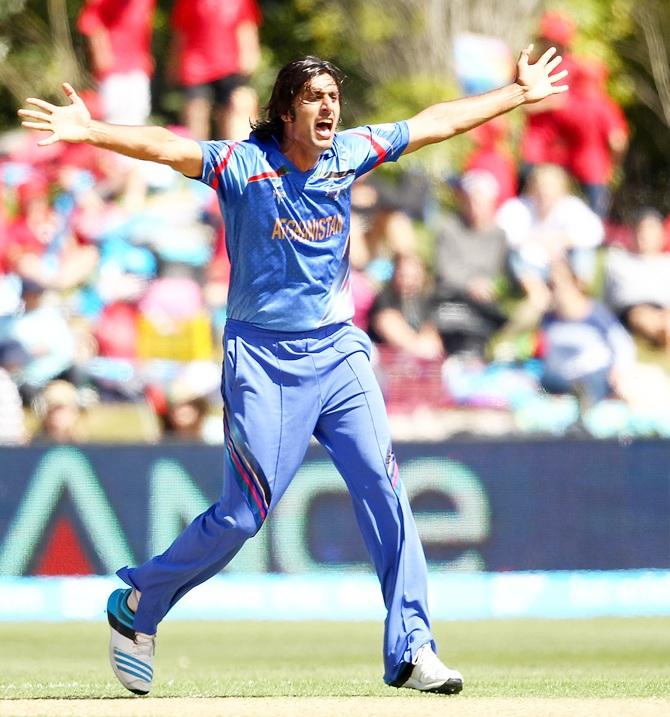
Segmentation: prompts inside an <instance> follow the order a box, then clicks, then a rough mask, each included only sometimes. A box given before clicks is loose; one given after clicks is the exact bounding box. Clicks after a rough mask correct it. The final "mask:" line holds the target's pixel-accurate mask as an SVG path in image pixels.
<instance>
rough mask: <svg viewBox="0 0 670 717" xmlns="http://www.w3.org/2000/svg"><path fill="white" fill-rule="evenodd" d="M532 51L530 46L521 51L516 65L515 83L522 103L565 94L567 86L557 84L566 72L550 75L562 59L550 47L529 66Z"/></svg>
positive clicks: (554, 49) (553, 48)
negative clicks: (519, 89)
mask: <svg viewBox="0 0 670 717" xmlns="http://www.w3.org/2000/svg"><path fill="white" fill-rule="evenodd" d="M532 50H533V46H532V45H529V46H528V47H527V48H526V49H525V50H523V52H522V53H521V55H520V57H519V61H518V62H517V65H516V83H517V84H518V85H519V87H521V89H522V90H523V93H524V101H525V102H528V103H530V102H539V101H540V100H543V99H544V98H545V97H549V95H555V94H557V93H559V92H566V91H567V89H568V86H567V85H559V84H557V83H558V82H560V81H561V80H562V79H563V78H565V77H566V76H567V74H568V71H567V70H561V71H560V72H557V73H556V74H555V75H552V74H551V73H552V72H553V71H554V70H555V69H556V68H557V67H558V66H559V65H560V64H561V60H562V59H563V58H562V57H561V56H560V55H556V48H555V47H550V48H549V49H548V50H547V51H546V52H545V53H544V54H543V55H542V56H541V57H540V59H539V60H538V61H537V62H534V63H533V64H530V63H529V62H528V57H529V55H530V53H531V52H532Z"/></svg>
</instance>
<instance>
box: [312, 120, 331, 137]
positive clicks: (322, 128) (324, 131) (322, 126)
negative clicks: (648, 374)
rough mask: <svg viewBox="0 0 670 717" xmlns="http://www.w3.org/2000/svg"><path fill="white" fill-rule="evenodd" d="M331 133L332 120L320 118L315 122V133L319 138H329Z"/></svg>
mask: <svg viewBox="0 0 670 717" xmlns="http://www.w3.org/2000/svg"><path fill="white" fill-rule="evenodd" d="M332 134H333V120H332V119H322V120H319V121H318V122H317V123H316V135H317V137H318V138H319V139H330V138H331V137H332Z"/></svg>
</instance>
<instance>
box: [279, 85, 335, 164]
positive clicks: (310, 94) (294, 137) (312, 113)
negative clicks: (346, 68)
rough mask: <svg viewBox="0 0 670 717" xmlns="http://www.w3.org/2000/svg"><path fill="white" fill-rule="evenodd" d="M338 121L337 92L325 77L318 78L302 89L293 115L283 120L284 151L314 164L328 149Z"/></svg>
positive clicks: (288, 154) (294, 105) (294, 106)
mask: <svg viewBox="0 0 670 717" xmlns="http://www.w3.org/2000/svg"><path fill="white" fill-rule="evenodd" d="M339 119H340V92H339V90H338V88H337V83H336V82H335V80H334V79H333V78H332V77H331V76H330V75H327V74H323V75H317V76H316V77H314V78H313V79H312V80H310V81H309V82H308V83H306V84H305V86H304V87H303V89H302V91H301V93H300V95H299V97H298V98H297V99H296V101H295V102H294V104H293V116H292V117H286V118H284V142H283V145H284V151H285V152H286V153H287V156H289V159H290V158H291V157H290V154H293V155H296V154H297V155H298V156H304V157H305V158H307V157H310V158H311V159H312V160H313V161H315V160H316V159H318V156H319V155H320V154H321V153H322V152H323V151H325V150H326V149H329V148H330V146H331V145H332V144H333V139H334V138H335V129H336V127H337V123H338V121H339Z"/></svg>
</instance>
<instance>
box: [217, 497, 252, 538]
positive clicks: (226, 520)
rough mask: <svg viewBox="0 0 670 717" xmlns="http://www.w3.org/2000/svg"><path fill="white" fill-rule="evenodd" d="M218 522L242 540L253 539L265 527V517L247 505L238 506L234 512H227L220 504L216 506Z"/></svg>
mask: <svg viewBox="0 0 670 717" xmlns="http://www.w3.org/2000/svg"><path fill="white" fill-rule="evenodd" d="M214 514H215V519H216V522H217V523H218V524H219V525H221V526H222V527H223V529H224V530H225V531H226V532H232V533H235V534H236V535H237V536H238V538H239V539H240V540H247V539H248V538H253V536H254V535H256V533H258V531H259V530H260V529H261V528H262V527H263V523H264V522H265V516H260V515H258V514H257V513H255V512H254V511H252V510H251V509H250V508H248V507H247V506H246V505H244V506H237V507H236V509H235V510H234V511H230V510H226V509H225V508H224V507H223V506H222V505H221V504H220V503H217V504H216V505H215V506H214Z"/></svg>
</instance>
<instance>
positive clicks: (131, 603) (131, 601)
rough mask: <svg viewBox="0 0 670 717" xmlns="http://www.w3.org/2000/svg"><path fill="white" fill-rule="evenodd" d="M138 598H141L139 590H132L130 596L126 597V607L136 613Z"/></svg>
mask: <svg viewBox="0 0 670 717" xmlns="http://www.w3.org/2000/svg"><path fill="white" fill-rule="evenodd" d="M140 597H142V593H141V592H140V591H139V590H136V589H134V590H133V591H132V592H131V593H130V595H128V600H127V603H128V607H129V608H130V609H131V610H132V611H133V612H137V606H138V605H139V602H140Z"/></svg>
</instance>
